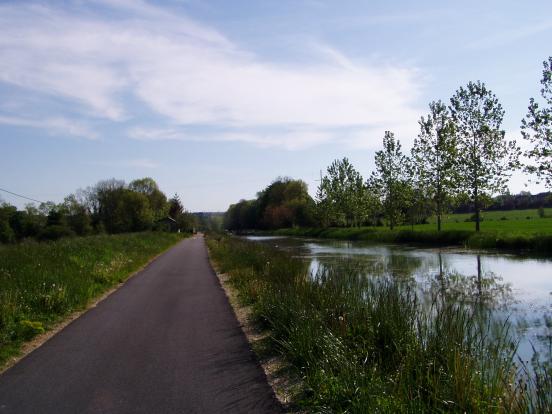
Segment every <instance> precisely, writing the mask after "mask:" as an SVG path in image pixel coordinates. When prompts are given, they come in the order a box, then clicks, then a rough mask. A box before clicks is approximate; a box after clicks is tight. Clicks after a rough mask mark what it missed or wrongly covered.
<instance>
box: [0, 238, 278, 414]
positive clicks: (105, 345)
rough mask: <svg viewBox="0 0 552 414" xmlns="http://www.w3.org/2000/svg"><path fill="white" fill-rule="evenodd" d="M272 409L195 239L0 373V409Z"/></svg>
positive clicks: (270, 396) (268, 394)
mask: <svg viewBox="0 0 552 414" xmlns="http://www.w3.org/2000/svg"><path fill="white" fill-rule="evenodd" d="M276 412H280V408H279V406H278V404H277V402H276V400H275V398H274V395H273V393H272V390H271V389H270V387H269V386H268V384H267V381H266V377H265V375H264V373H263V371H262V369H261V367H260V366H259V364H258V363H257V362H256V359H255V357H254V354H253V352H252V351H251V348H250V346H249V344H248V342H247V340H246V338H245V335H244V334H243V332H242V331H241V329H240V326H239V324H238V321H237V320H236V318H235V316H234V313H233V311H232V308H231V307H230V304H229V303H228V300H227V298H226V296H225V294H224V291H223V290H222V288H221V286H220V283H219V281H218V279H217V277H216V275H215V274H214V272H213V270H212V268H211V266H210V265H209V262H208V257H207V249H206V247H205V242H204V240H203V237H201V236H197V237H194V238H191V239H186V240H183V241H182V242H180V243H179V244H178V245H177V246H175V247H174V248H172V249H171V250H169V251H168V252H166V253H165V254H163V255H162V256H160V257H159V258H157V259H156V260H155V261H153V262H152V263H151V264H150V265H148V266H147V267H146V268H145V269H144V270H142V271H141V272H139V273H138V274H137V275H136V276H134V277H133V278H131V279H129V280H128V281H127V283H125V285H124V286H122V287H121V288H120V289H119V290H117V291H116V292H114V293H113V294H112V295H110V296H109V297H108V298H107V299H105V300H104V301H102V302H100V303H99V304H98V306H97V307H95V308H93V309H91V310H90V311H88V312H86V313H85V314H84V315H82V316H81V317H80V318H78V319H77V320H75V321H74V322H72V323H71V324H70V325H68V326H67V327H66V328H65V329H63V330H62V331H61V332H60V333H58V334H57V335H55V336H54V337H53V338H51V339H50V340H49V341H47V342H46V343H45V344H44V345H43V346H41V347H40V348H38V349H36V350H35V351H34V352H32V353H31V354H29V355H28V356H27V357H25V358H24V359H23V360H21V361H20V362H19V363H18V364H17V365H15V366H13V367H12V368H10V369H9V370H7V371H6V372H5V373H3V374H2V375H0V413H1V414H5V413H18V414H20V413H56V414H61V413H71V414H75V413H133V414H134V413H148V414H150V413H160V414H161V413H217V414H219V413H276Z"/></svg>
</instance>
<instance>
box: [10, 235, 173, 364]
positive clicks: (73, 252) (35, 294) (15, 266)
mask: <svg viewBox="0 0 552 414" xmlns="http://www.w3.org/2000/svg"><path fill="white" fill-rule="evenodd" d="M181 238H182V236H181V235H177V234H169V233H134V234H122V235H103V236H91V237H81V238H71V239H63V240H59V241H56V242H46V243H38V242H25V243H21V244H17V245H0V366H2V364H3V363H4V362H5V361H6V359H7V358H9V357H10V356H12V355H14V354H16V353H17V351H18V349H19V347H20V345H21V343H22V342H24V341H26V340H29V339H31V338H32V337H33V336H35V335H36V334H38V333H41V332H44V330H46V329H48V328H49V327H50V326H51V325H52V324H53V323H55V322H57V321H59V320H60V318H62V317H63V316H64V315H67V314H68V313H70V312H72V311H75V310H79V309H82V308H84V307H85V306H86V305H87V303H88V302H89V301H90V300H91V299H93V298H95V297H97V296H98V295H99V294H101V293H102V292H104V291H106V290H107V289H109V288H110V287H112V286H113V285H115V284H117V283H119V282H121V281H123V280H125V279H126V278H127V277H128V275H129V274H130V273H132V272H133V271H135V270H137V269H139V268H140V267H141V266H143V265H144V264H145V263H146V262H147V261H148V260H149V259H150V258H151V257H153V256H155V255H156V254H158V253H160V252H161V251H163V250H165V249H166V248H168V247H169V246H171V245H172V244H174V243H176V242H177V241H178V240H180V239H181Z"/></svg>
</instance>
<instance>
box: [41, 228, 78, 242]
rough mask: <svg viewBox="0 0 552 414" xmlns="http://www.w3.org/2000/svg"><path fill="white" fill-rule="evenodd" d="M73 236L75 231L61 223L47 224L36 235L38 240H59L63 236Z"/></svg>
mask: <svg viewBox="0 0 552 414" xmlns="http://www.w3.org/2000/svg"><path fill="white" fill-rule="evenodd" d="M72 236H75V233H74V232H73V231H72V230H71V229H70V228H69V227H66V226H62V225H52V226H47V227H46V228H45V229H44V230H42V232H40V234H39V235H38V239H39V240H43V241H44V240H59V239H61V238H63V237H72Z"/></svg>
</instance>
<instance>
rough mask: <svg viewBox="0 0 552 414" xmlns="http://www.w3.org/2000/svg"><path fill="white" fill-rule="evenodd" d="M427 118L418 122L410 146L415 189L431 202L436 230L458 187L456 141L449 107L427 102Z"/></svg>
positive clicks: (439, 226) (440, 103) (439, 227)
mask: <svg viewBox="0 0 552 414" xmlns="http://www.w3.org/2000/svg"><path fill="white" fill-rule="evenodd" d="M429 110H430V112H429V114H428V116H427V118H424V117H423V116H422V117H421V119H420V121H419V122H418V123H419V125H420V133H419V134H418V137H417V138H416V139H415V141H414V146H413V147H412V162H413V167H414V171H415V174H416V178H417V183H418V188H419V189H423V190H424V192H425V194H426V195H427V197H428V198H429V199H431V201H432V204H433V207H434V208H433V211H434V213H435V215H436V216H437V230H438V231H441V216H442V214H443V212H444V210H445V206H446V203H447V200H448V199H449V197H450V196H451V195H452V194H453V193H454V191H455V190H456V189H457V187H458V181H459V177H458V170H457V157H458V151H457V142H456V135H455V128H454V123H453V121H452V119H451V116H450V113H449V110H448V109H447V107H446V105H445V104H444V103H442V102H441V101H438V102H431V103H430V104H429Z"/></svg>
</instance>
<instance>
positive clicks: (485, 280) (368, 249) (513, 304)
mask: <svg viewBox="0 0 552 414" xmlns="http://www.w3.org/2000/svg"><path fill="white" fill-rule="evenodd" d="M247 238H248V239H249V240H253V241H257V242H262V243H268V244H271V245H273V246H276V247H278V248H279V249H283V250H286V251H289V252H291V253H292V254H293V255H294V256H295V257H298V258H301V259H302V260H305V261H307V262H308V263H309V266H310V271H311V273H312V274H316V272H317V271H318V270H320V269H323V268H325V267H326V268H327V267H333V268H335V267H337V268H338V269H339V268H343V269H347V270H349V271H350V270H351V269H353V271H355V272H358V274H361V275H365V276H366V277H392V278H396V279H400V280H404V281H406V282H411V283H414V284H416V286H417V287H418V288H419V291H420V292H422V294H426V295H427V296H428V297H429V296H431V295H432V294H435V293H436V292H438V291H439V290H446V291H447V292H448V293H449V294H453V295H456V296H455V297H458V298H459V300H460V298H461V299H462V300H463V301H473V302H474V303H478V304H480V305H481V306H484V307H485V308H488V309H491V310H492V312H493V313H494V315H495V316H496V318H501V319H504V318H508V319H509V321H510V322H511V323H512V326H513V327H514V331H515V333H516V334H519V336H520V344H519V349H518V355H519V356H520V357H521V358H523V359H524V360H526V361H527V360H529V359H530V358H531V356H532V355H533V350H532V346H535V348H536V349H537V350H539V352H541V355H542V357H546V358H549V357H550V355H549V351H550V343H551V341H552V258H550V259H541V258H539V259H537V258H530V257H523V256H517V255H507V254H493V253H489V252H474V251H473V250H464V249H457V248H454V249H452V248H435V249H434V248H417V247H409V246H403V245H377V244H367V243H362V242H351V241H335V240H319V239H316V240H312V239H297V238H288V237H247Z"/></svg>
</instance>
